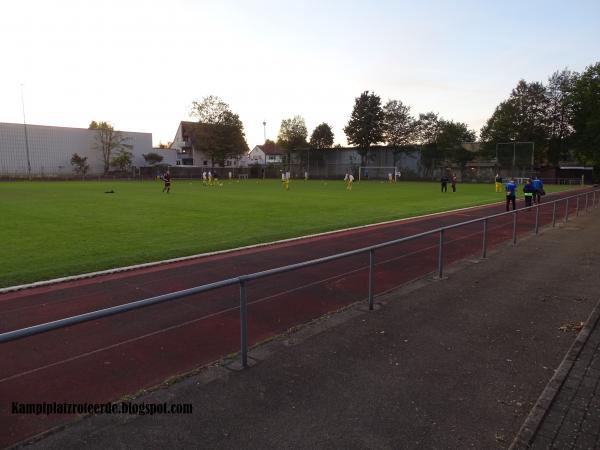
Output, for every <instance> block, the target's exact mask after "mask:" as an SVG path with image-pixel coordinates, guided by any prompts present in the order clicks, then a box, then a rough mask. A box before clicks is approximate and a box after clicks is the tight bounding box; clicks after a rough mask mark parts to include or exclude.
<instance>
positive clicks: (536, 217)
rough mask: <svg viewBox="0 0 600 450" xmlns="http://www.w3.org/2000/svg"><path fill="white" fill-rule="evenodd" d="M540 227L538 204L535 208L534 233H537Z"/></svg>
mask: <svg viewBox="0 0 600 450" xmlns="http://www.w3.org/2000/svg"><path fill="white" fill-rule="evenodd" d="M539 229H540V204H539V203H538V205H537V207H536V208H535V234H538V232H539Z"/></svg>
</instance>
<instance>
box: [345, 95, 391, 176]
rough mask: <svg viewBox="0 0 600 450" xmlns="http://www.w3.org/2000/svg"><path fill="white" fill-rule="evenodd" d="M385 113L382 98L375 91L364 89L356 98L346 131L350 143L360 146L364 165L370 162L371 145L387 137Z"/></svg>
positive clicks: (359, 149)
mask: <svg viewBox="0 0 600 450" xmlns="http://www.w3.org/2000/svg"><path fill="white" fill-rule="evenodd" d="M384 120H385V115H384V112H383V108H382V107H381V98H380V97H379V96H378V95H375V93H374V92H371V93H369V91H364V92H363V93H362V94H361V95H360V97H357V98H356V99H355V100H354V108H353V110H352V114H351V116H350V121H349V122H348V125H346V126H345V127H344V133H346V137H347V139H348V143H349V144H350V145H355V146H357V147H358V151H359V153H360V155H361V157H362V159H363V161H362V163H363V165H366V164H368V159H369V149H370V148H371V145H373V144H377V143H379V142H383V141H384V139H385V134H384V129H385V128H384V127H385V122H384Z"/></svg>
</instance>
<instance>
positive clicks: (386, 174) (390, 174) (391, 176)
mask: <svg viewBox="0 0 600 450" xmlns="http://www.w3.org/2000/svg"><path fill="white" fill-rule="evenodd" d="M400 176H401V174H400V169H397V168H396V167H394V166H378V167H374V166H360V167H359V168H358V181H360V180H363V181H364V180H378V181H397V180H398V179H399V178H400Z"/></svg>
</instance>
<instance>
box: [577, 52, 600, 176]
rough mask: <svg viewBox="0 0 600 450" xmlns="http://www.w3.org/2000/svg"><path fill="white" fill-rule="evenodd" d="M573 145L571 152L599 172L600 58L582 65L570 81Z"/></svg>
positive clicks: (597, 173) (599, 173) (599, 174)
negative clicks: (587, 64)
mask: <svg viewBox="0 0 600 450" xmlns="http://www.w3.org/2000/svg"><path fill="white" fill-rule="evenodd" d="M572 101H573V128H574V131H575V133H574V136H573V145H574V149H575V154H576V156H577V157H579V158H580V159H581V160H582V161H583V162H585V163H586V164H592V165H593V166H594V175H595V177H596V178H598V177H599V176H600V62H597V63H596V64H593V65H591V66H589V67H587V68H586V69H585V71H584V72H583V73H582V74H581V75H580V76H579V77H578V79H577V81H576V82H575V83H574V87H573V93H572Z"/></svg>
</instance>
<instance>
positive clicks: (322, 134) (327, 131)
mask: <svg viewBox="0 0 600 450" xmlns="http://www.w3.org/2000/svg"><path fill="white" fill-rule="evenodd" d="M310 145H311V147H313V148H318V149H321V148H331V146H332V145H333V131H331V127H330V126H329V125H328V124H326V123H325V122H323V123H322V124H320V125H317V127H316V128H315V129H314V131H313V132H312V135H311V136H310Z"/></svg>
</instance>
